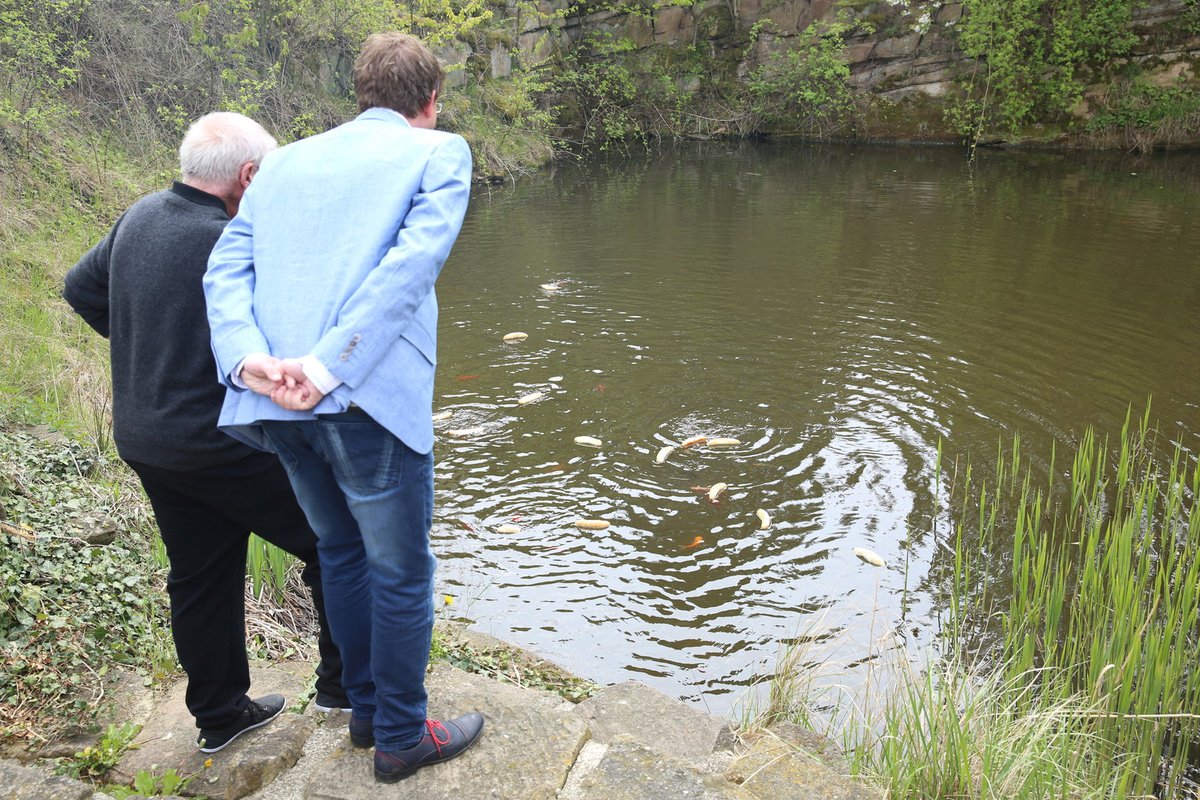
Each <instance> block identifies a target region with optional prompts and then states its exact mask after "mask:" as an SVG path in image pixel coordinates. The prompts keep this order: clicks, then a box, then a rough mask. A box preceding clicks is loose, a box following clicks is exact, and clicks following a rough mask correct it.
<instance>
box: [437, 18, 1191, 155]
mask: <svg viewBox="0 0 1200 800" xmlns="http://www.w3.org/2000/svg"><path fill="white" fill-rule="evenodd" d="M963 5H964V4H963V3H959V2H934V1H933V0H883V1H882V2H850V3H847V2H845V1H844V0H700V1H699V2H696V3H694V4H692V5H675V6H669V7H666V8H661V9H659V10H657V11H654V12H644V11H639V12H629V11H614V10H610V9H601V10H595V11H590V12H588V11H585V12H583V13H578V12H577V11H576V12H573V13H568V2H567V0H539V5H538V12H537V13H533V14H531V13H528V12H526V13H525V14H524V16H523V17H522V16H521V15H517V16H515V17H513V19H512V25H513V28H512V36H511V38H510V39H509V41H507V42H503V43H496V44H493V45H492V46H491V49H490V51H489V52H488V53H486V54H479V55H484V56H485V58H486V59H487V63H488V64H489V65H490V72H491V75H492V77H503V76H505V75H507V74H508V73H509V72H510V71H511V70H512V68H513V66H514V63H515V64H520V65H524V66H534V65H538V64H541V63H544V62H546V61H548V60H549V59H551V58H552V57H554V56H555V55H557V54H561V53H564V52H568V51H569V50H570V49H571V48H572V47H574V46H575V45H577V44H578V43H579V42H580V40H581V39H582V37H583V36H584V35H585V34H588V33H609V34H612V35H614V36H617V37H622V38H624V39H626V40H628V41H630V42H632V45H633V48H634V50H635V52H637V53H640V54H643V55H646V56H651V55H653V54H655V53H659V52H661V51H663V50H664V49H671V48H683V47H689V46H696V45H701V46H702V49H705V50H706V51H707V52H708V53H710V54H711V56H712V57H713V59H714V63H718V64H721V65H723V66H724V67H725V68H726V69H728V70H729V71H731V72H732V73H733V74H732V75H731V76H730V77H731V79H734V80H738V79H744V78H745V77H746V76H747V75H748V74H750V73H751V72H752V71H753V70H754V69H755V68H756V67H757V66H758V65H759V64H762V63H764V62H765V61H766V60H767V59H769V58H770V57H771V56H772V55H773V54H778V53H783V52H786V51H788V50H790V49H793V48H794V47H796V46H797V44H799V43H801V42H803V41H806V40H807V39H809V38H810V37H811V34H812V33H813V32H814V31H820V30H823V29H825V28H827V27H828V26H830V25H833V24H835V23H837V22H839V21H840V22H842V23H849V25H850V26H851V28H850V30H851V31H852V33H851V34H849V35H848V37H847V38H846V41H845V47H844V49H843V52H842V57H843V60H844V62H845V63H846V64H847V65H848V66H849V68H850V82H851V84H852V85H853V87H854V88H855V89H856V91H858V92H859V93H860V94H861V96H862V97H864V98H866V99H867V100H868V102H867V103H866V104H865V107H866V108H867V111H866V113H865V114H864V118H863V120H862V121H861V123H860V125H859V128H858V130H857V135H858V136H861V137H863V138H869V139H890V140H926V141H954V140H956V139H958V138H959V137H958V136H957V135H956V134H955V133H954V132H953V131H951V130H950V129H949V126H948V125H947V124H946V122H945V121H944V119H943V114H942V110H943V108H944V105H945V103H946V101H947V100H948V99H949V98H952V97H955V96H957V95H961V92H962V86H963V81H964V80H965V79H966V78H967V76H969V74H970V73H971V72H972V71H973V70H975V69H977V67H978V66H981V65H976V63H975V62H974V61H973V60H972V59H969V58H967V57H966V56H965V55H964V54H963V53H962V51H961V49H960V48H959V47H958V44H957V41H956V35H955V29H956V27H957V26H959V25H960V24H961V22H962V19H963V14H964V8H963ZM577 8H578V6H576V9H577ZM1189 14H1190V15H1192V16H1193V17H1194V16H1197V12H1196V9H1195V8H1194V7H1193V0H1148V2H1146V3H1145V4H1144V5H1143V6H1142V7H1141V8H1139V9H1138V10H1137V11H1135V14H1134V26H1133V28H1134V33H1135V35H1136V37H1137V44H1136V45H1135V46H1134V48H1133V51H1132V52H1131V54H1130V55H1129V56H1128V57H1127V58H1126V59H1124V60H1123V61H1122V62H1121V63H1120V64H1116V65H1113V66H1125V65H1128V64H1133V65H1135V66H1136V68H1137V72H1138V75H1139V77H1138V79H1137V80H1138V81H1140V82H1142V83H1144V84H1147V85H1151V86H1157V87H1165V86H1191V87H1192V88H1200V83H1196V76H1197V70H1196V65H1197V63H1198V62H1200V36H1198V35H1196V34H1194V33H1190V32H1189V30H1191V29H1195V30H1198V31H1200V24H1192V25H1186V24H1183V22H1182V20H1184V18H1185V17H1186V16H1187V15H1189ZM854 31H857V32H854ZM862 31H869V32H862ZM752 32H753V34H754V35H753V36H752ZM468 55H469V54H468V53H467V52H466V51H465V50H464V51H463V52H461V53H459V54H457V57H458V58H461V59H462V60H464V61H465V60H466V58H467V56H468ZM1109 72H1110V73H1111V72H1112V70H1109ZM1110 84H1111V78H1110V77H1108V76H1100V75H1098V76H1097V81H1096V83H1094V84H1093V85H1091V86H1089V87H1088V90H1087V92H1086V95H1085V98H1084V101H1083V102H1082V103H1080V104H1079V106H1078V107H1077V108H1075V109H1072V113H1073V114H1074V115H1075V116H1076V117H1080V118H1087V117H1088V116H1089V115H1091V114H1092V113H1094V112H1095V111H1096V109H1097V107H1098V105H1099V104H1098V101H1099V100H1102V99H1103V98H1104V97H1105V96H1106V94H1107V92H1108V91H1109V89H1110ZM685 88H687V89H692V90H694V89H695V88H697V87H695V86H691V87H685ZM1197 131H1198V135H1197V136H1189V135H1186V134H1185V135H1182V136H1180V137H1177V139H1176V141H1175V142H1173V143H1174V144H1181V143H1186V144H1190V143H1196V142H1200V126H1197ZM1055 137H1057V139H1058V140H1059V141H1065V138H1066V137H1065V134H1061V135H1060V134H1059V133H1056V132H1054V131H1052V132H1051V133H1049V134H1048V135H1047V136H1046V137H1044V139H1043V141H1054V140H1055ZM992 138H1002V137H1000V136H996V137H992ZM1034 138H1036V137H1034Z"/></svg>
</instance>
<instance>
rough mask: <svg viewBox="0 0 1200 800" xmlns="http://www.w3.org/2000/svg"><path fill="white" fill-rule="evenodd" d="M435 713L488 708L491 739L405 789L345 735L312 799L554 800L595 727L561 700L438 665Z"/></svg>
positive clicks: (314, 783)
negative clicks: (383, 778)
mask: <svg viewBox="0 0 1200 800" xmlns="http://www.w3.org/2000/svg"><path fill="white" fill-rule="evenodd" d="M426 688H427V689H428V691H429V714H430V716H431V717H434V718H437V719H446V718H450V717H454V716H457V715H458V714H461V713H464V712H467V711H481V712H483V716H484V719H485V723H484V729H483V734H482V735H481V736H480V738H479V741H478V742H476V743H475V745H474V747H472V748H471V749H470V750H468V751H467V752H466V753H464V754H463V755H462V756H461V757H460V758H457V759H455V760H454V761H448V762H446V763H444V764H438V765H436V766H432V767H427V768H425V769H422V770H420V771H419V772H417V773H416V774H415V775H414V776H412V777H411V778H408V779H406V780H403V781H401V782H400V783H397V784H392V785H386V784H381V783H376V782H375V776H374V767H373V758H374V755H373V753H374V751H373V750H370V749H358V748H354V747H352V746H351V745H350V740H349V737H345V738H344V739H343V742H342V746H341V747H340V748H339V749H338V750H336V751H334V752H333V753H332V754H331V755H330V757H329V759H328V760H327V761H326V762H325V763H324V764H323V765H322V766H321V767H320V768H318V769H316V770H314V776H313V778H312V779H311V780H310V782H309V784H308V789H307V793H306V795H305V797H306V798H308V800H361V798H365V797H370V798H378V800H390V799H391V798H396V799H397V800H398V799H399V798H404V799H405V800H444V798H446V797H454V798H457V800H484V799H485V798H486V799H487V800H553V798H555V797H556V796H557V794H558V790H559V788H561V787H562V785H563V783H564V782H565V781H566V777H567V773H568V772H569V771H570V769H571V765H572V764H573V763H574V762H575V757H576V755H577V754H578V753H579V750H580V748H582V747H583V744H584V742H585V741H587V738H588V731H587V726H586V725H585V724H584V722H583V721H582V720H581V719H579V718H578V717H576V716H574V715H573V714H572V713H571V712H570V710H568V709H566V708H564V707H563V706H564V703H563V701H562V700H561V698H559V697H558V696H557V695H554V694H551V693H549V692H543V691H538V690H534V689H527V688H521V687H517V686H512V685H510V684H504V683H498V682H496V681H492V680H489V679H488V678H485V677H482V676H480V675H474V674H472V673H469V672H464V671H463V670H459V669H455V668H454V667H451V666H449V665H446V664H439V665H437V666H436V667H435V668H434V670H433V672H432V673H431V674H430V675H429V678H428V680H427V681H426Z"/></svg>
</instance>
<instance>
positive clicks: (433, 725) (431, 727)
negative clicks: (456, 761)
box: [425, 719, 451, 756]
mask: <svg viewBox="0 0 1200 800" xmlns="http://www.w3.org/2000/svg"><path fill="white" fill-rule="evenodd" d="M425 727H426V729H428V731H429V738H430V739H433V746H434V747H436V748H437V754H438V755H439V756H440V755H441V754H442V745H444V744H450V739H451V736H450V731H448V730H446V726H445V725H443V724H442V723H440V722H438V721H437V720H436V719H427V720H425ZM439 731H440V732H441V734H442V735H443V736H445V737H446V738H445V739H439V738H438V732H439Z"/></svg>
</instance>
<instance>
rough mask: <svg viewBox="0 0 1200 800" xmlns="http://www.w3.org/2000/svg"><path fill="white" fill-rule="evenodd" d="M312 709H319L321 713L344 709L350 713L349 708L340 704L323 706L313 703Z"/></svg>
mask: <svg viewBox="0 0 1200 800" xmlns="http://www.w3.org/2000/svg"><path fill="white" fill-rule="evenodd" d="M313 709H314V710H316V711H320V712H321V713H322V714H332V713H333V712H335V711H345V712H346V713H347V714H349V713H350V709H348V708H342V707H341V706H323V705H321V704H320V703H313Z"/></svg>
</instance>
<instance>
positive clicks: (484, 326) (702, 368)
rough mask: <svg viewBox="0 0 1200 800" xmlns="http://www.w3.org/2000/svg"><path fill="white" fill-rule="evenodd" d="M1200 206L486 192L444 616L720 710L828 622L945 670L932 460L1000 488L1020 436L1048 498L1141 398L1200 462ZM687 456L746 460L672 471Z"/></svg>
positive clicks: (939, 190)
mask: <svg viewBox="0 0 1200 800" xmlns="http://www.w3.org/2000/svg"><path fill="white" fill-rule="evenodd" d="M1133 173H1136V174H1133ZM1198 174H1200V170H1197V169H1196V162H1195V159H1192V158H1190V157H1180V156H1176V157H1173V158H1171V159H1169V160H1167V159H1148V160H1147V159H1143V160H1138V161H1126V160H1123V159H1116V160H1113V159H1107V160H1104V159H1089V160H1070V159H1065V158H1062V157H1060V156H1055V155H1048V154H1036V153H1034V154H1015V155H1012V154H996V153H986V154H984V156H983V158H982V159H981V160H980V163H979V164H977V165H976V167H974V168H971V167H969V166H968V165H967V164H966V163H965V162H964V161H963V159H962V157H961V154H960V153H958V152H957V151H953V150H920V149H865V148H862V149H856V148H796V147H788V146H770V145H760V146H729V145H712V146H704V147H697V148H690V149H683V150H675V151H669V152H665V153H660V154H657V155H655V156H650V157H646V158H639V159H634V160H632V161H631V160H628V159H626V160H613V161H611V162H600V163H594V164H590V165H586V166H569V167H563V168H559V169H557V170H555V171H554V172H552V173H549V174H546V175H544V176H539V177H537V178H534V179H532V180H529V181H526V182H524V183H522V184H520V185H518V186H516V187H513V188H505V189H503V190H491V191H486V190H485V191H481V192H480V193H479V194H478V195H477V197H476V199H475V203H474V206H473V208H472V210H471V212H470V214H469V216H468V219H467V222H466V225H465V226H464V229H463V234H462V236H461V237H460V240H459V244H458V246H457V247H456V249H455V251H454V254H453V256H452V257H451V260H450V262H449V263H448V264H447V266H446V269H445V271H444V272H443V276H442V278H441V280H440V282H439V287H440V289H439V293H440V298H441V302H442V333H441V339H442V344H441V354H440V355H441V361H440V364H439V369H438V386H437V392H436V395H435V397H436V405H437V408H438V409H439V410H442V409H452V410H453V411H454V415H453V416H452V417H451V418H450V419H449V420H446V421H444V422H439V423H438V432H439V437H438V445H437V457H438V472H437V491H438V504H439V505H438V512H437V516H436V524H435V531H434V535H435V539H436V548H437V551H438V553H439V555H440V556H441V558H442V567H441V571H440V579H441V581H442V582H443V584H444V586H443V588H444V590H445V591H447V592H449V593H451V594H454V595H456V596H458V598H459V602H458V604H457V605H456V606H455V609H461V610H463V613H465V614H466V615H468V616H470V617H471V618H473V619H475V620H476V621H477V622H478V624H479V625H480V627H482V628H484V629H486V630H489V631H491V632H493V633H495V634H497V635H499V636H501V637H502V638H505V639H508V640H511V641H514V642H518V643H521V644H524V645H527V646H530V647H532V648H533V649H535V650H537V651H538V652H540V653H542V654H544V655H546V656H547V657H549V658H552V659H554V660H556V661H559V662H560V663H563V664H564V665H565V666H567V667H569V668H571V669H573V670H575V671H577V672H579V673H581V674H584V675H587V676H589V677H593V678H595V679H597V680H600V681H605V682H608V681H618V680H622V679H627V678H630V677H637V678H639V679H643V680H646V681H647V682H649V683H651V684H652V685H655V686H658V687H659V688H662V689H663V690H665V691H667V692H669V693H671V694H675V695H680V696H684V697H687V698H690V699H693V700H698V701H702V702H704V703H705V704H706V705H707V706H708V707H709V708H711V709H713V710H714V711H723V710H725V709H726V708H727V707H728V705H729V703H730V702H732V701H733V700H734V699H735V698H736V697H737V695H738V694H739V693H740V692H741V691H742V689H743V687H745V686H746V685H747V683H748V682H750V681H751V680H753V678H754V677H755V675H757V674H760V673H761V672H763V671H764V670H765V669H769V664H770V663H771V661H772V660H773V659H774V656H775V654H776V643H777V642H778V641H780V640H781V639H787V638H789V637H792V636H795V635H796V634H797V632H798V631H800V630H801V629H802V628H803V626H804V625H805V621H806V620H810V619H811V618H812V616H813V615H814V614H817V613H819V612H820V611H821V610H822V609H827V608H835V609H850V610H851V611H850V612H849V614H848V621H847V622H846V624H847V625H848V626H850V627H852V628H853V627H854V626H856V625H857V626H865V625H868V624H869V621H870V620H871V619H876V620H879V619H886V620H889V622H888V624H892V623H893V622H895V621H896V620H898V619H900V617H901V616H902V615H904V616H905V618H906V620H907V622H906V625H905V629H906V631H908V632H909V633H908V635H910V636H913V635H915V636H916V637H917V638H918V640H921V641H929V639H930V637H931V635H932V631H933V623H932V621H931V617H932V616H933V614H934V613H935V611H936V610H937V609H938V608H940V607H942V605H943V603H944V598H943V597H942V593H943V592H944V591H945V587H946V585H947V579H946V576H947V574H948V573H947V569H949V568H950V566H951V565H948V564H947V563H946V562H945V555H944V549H943V548H942V547H941V546H940V545H939V543H938V541H937V538H938V534H933V533H932V531H933V516H934V509H935V507H936V502H935V500H936V498H935V497H934V494H935V491H936V489H935V487H937V485H938V483H937V475H936V470H935V462H936V459H937V446H938V441H939V440H943V441H944V442H945V445H944V446H945V452H946V453H947V454H948V455H950V456H951V457H953V456H958V455H970V456H971V457H972V458H973V459H974V460H975V461H976V462H977V463H983V464H990V462H991V461H992V458H993V456H994V453H995V451H996V447H997V443H998V442H999V441H1006V440H1008V439H1010V438H1011V436H1012V434H1013V433H1017V432H1019V433H1021V434H1022V436H1023V437H1024V440H1025V443H1026V453H1027V455H1028V456H1029V457H1030V458H1031V459H1032V461H1033V463H1035V464H1040V465H1041V469H1046V468H1047V466H1046V465H1047V464H1048V460H1049V445H1050V442H1051V440H1052V439H1058V440H1060V441H1062V442H1067V443H1069V442H1071V441H1073V440H1074V438H1075V437H1077V436H1078V435H1079V434H1080V433H1081V432H1082V430H1083V429H1084V427H1085V426H1087V425H1089V424H1093V425H1096V426H1098V427H1099V428H1100V429H1101V430H1102V431H1106V432H1112V433H1114V434H1115V433H1116V432H1117V431H1118V430H1119V427H1120V423H1121V421H1122V420H1123V418H1124V415H1125V411H1126V408H1127V406H1128V405H1129V404H1130V403H1133V404H1134V405H1135V406H1140V405H1141V404H1142V403H1143V402H1144V400H1145V398H1146V397H1147V395H1149V394H1153V395H1154V397H1155V412H1156V416H1157V417H1158V418H1160V419H1161V420H1163V422H1164V426H1167V427H1168V428H1169V429H1170V430H1173V431H1178V432H1179V436H1180V437H1181V441H1182V442H1183V444H1184V446H1185V447H1186V448H1187V449H1188V450H1189V451H1192V452H1195V451H1196V450H1197V449H1198V448H1197V442H1196V440H1195V437H1196V433H1197V432H1198V431H1200V410H1198V409H1197V406H1196V403H1195V400H1194V398H1195V397H1196V391H1195V390H1196V379H1195V375H1196V361H1197V353H1198V352H1200V349H1198V347H1197V346H1198V345H1200V322H1198V321H1197V319H1196V315H1195V313H1194V311H1193V310H1194V308H1195V307H1196V303H1197V300H1198V299H1200V297H1198V294H1200V278H1198V277H1197V273H1196V270H1194V269H1193V268H1192V266H1191V264H1190V260H1189V254H1190V253H1192V252H1195V251H1196V248H1197V244H1200V242H1197V241H1196V240H1197V238H1198V234H1197V232H1196V231H1195V227H1194V226H1193V225H1191V224H1190V221H1191V220H1192V219H1194V218H1195V215H1196V211H1197V209H1196V206H1197V198H1198V197H1200V194H1198V193H1197V189H1198V188H1200V180H1198V178H1197V175H1198ZM543 285H549V286H550V287H551V288H549V289H547V288H543ZM514 330H520V331H526V332H528V333H529V338H528V339H527V340H526V341H525V342H522V343H519V344H506V343H504V342H503V341H502V337H503V335H504V334H505V333H508V332H509V331H514ZM535 391H536V392H542V393H544V395H545V396H544V398H543V399H542V400H540V401H538V402H535V403H532V404H530V405H519V404H518V403H517V402H516V400H517V398H519V397H521V396H523V395H526V394H529V393H531V392H535ZM472 429H478V430H476V431H474V432H469V431H471V430H472ZM450 431H458V432H462V431H468V432H469V433H468V434H467V435H461V436H453V435H450ZM694 434H706V435H709V436H732V437H735V438H738V439H740V440H741V441H742V442H743V444H742V445H740V446H738V447H736V448H732V449H728V450H707V449H703V448H693V449H689V450H687V451H676V452H675V453H673V454H672V456H671V457H670V458H669V459H668V460H667V461H666V462H665V463H662V464H658V463H655V460H654V456H655V454H656V453H657V452H658V450H659V448H660V447H662V446H663V445H665V444H677V443H679V442H681V441H682V440H683V439H685V438H687V437H689V436H692V435H694ZM579 435H592V436H595V437H597V438H600V439H602V440H603V441H604V446H603V447H602V448H601V449H599V450H593V449H588V448H583V447H580V446H578V445H576V444H574V441H573V440H574V437H576V436H579ZM718 481H721V482H725V483H728V484H729V487H730V489H729V491H728V493H727V494H725V495H724V496H723V497H722V498H721V502H720V503H716V504H713V503H709V502H708V501H707V498H706V496H705V494H704V491H703V489H704V488H706V487H708V486H711V485H712V484H713V483H716V482H718ZM759 508H762V509H765V510H766V511H767V512H768V513H769V514H770V515H771V517H772V518H773V524H772V525H771V527H770V528H769V529H767V530H760V529H759V525H758V520H757V518H756V517H755V511H756V510H757V509H759ZM581 517H603V518H605V519H608V520H610V521H611V522H612V523H613V525H612V527H610V528H609V529H608V530H606V531H602V532H594V531H581V530H579V529H577V528H575V527H574V526H573V525H572V523H573V522H574V521H575V520H576V519H578V518H581ZM505 523H508V524H515V525H517V526H519V528H520V532H519V533H516V534H502V533H499V532H498V531H497V528H498V527H499V526H500V525H501V524H505ZM942 533H943V534H944V532H942ZM697 537H699V538H700V539H701V541H700V542H699V543H698V544H695V546H692V545H693V543H694V542H695V540H696V539H697ZM855 546H865V547H869V548H871V549H873V550H875V551H877V552H879V553H880V554H881V555H882V556H883V557H884V558H885V559H887V560H888V563H889V568H888V569H886V570H882V571H880V570H876V569H873V568H870V567H867V566H865V565H863V564H862V563H861V562H859V561H858V560H857V559H855V558H854V557H853V555H852V554H851V548H853V547H855ZM906 564H907V572H906V569H905V565H906ZM997 568H1002V562H998V564H997ZM906 588H907V589H909V590H910V591H909V592H908V593H907V594H906V593H905V589H906ZM876 606H878V607H879V609H880V610H879V612H878V613H876V611H875V607H876ZM856 615H857V616H856ZM868 638H869V637H868Z"/></svg>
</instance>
